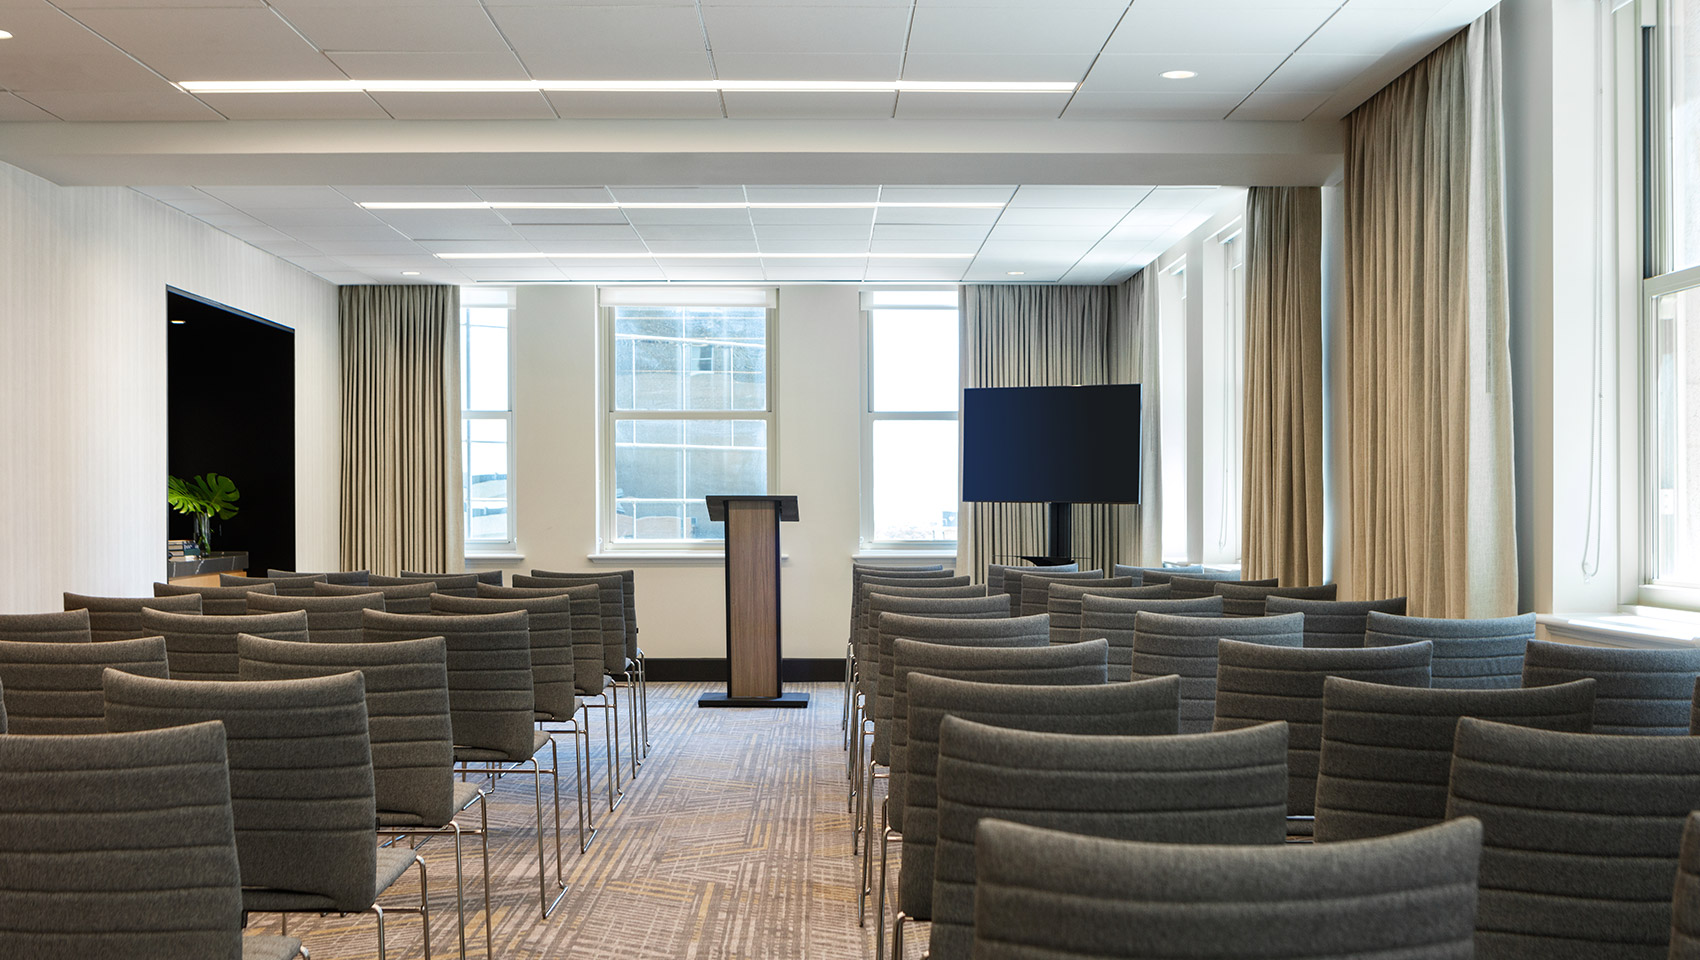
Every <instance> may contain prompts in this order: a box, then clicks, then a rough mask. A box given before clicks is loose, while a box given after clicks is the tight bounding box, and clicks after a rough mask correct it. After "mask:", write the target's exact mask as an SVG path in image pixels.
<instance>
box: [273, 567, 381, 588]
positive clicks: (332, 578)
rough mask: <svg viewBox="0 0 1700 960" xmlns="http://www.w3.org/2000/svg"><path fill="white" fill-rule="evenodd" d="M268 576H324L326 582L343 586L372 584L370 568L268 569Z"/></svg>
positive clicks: (367, 585) (366, 585)
mask: <svg viewBox="0 0 1700 960" xmlns="http://www.w3.org/2000/svg"><path fill="white" fill-rule="evenodd" d="M266 576H267V577H324V578H325V582H326V583H337V584H341V585H343V586H353V587H369V586H371V585H372V571H370V570H327V571H324V572H321V573H307V572H304V571H299V570H267V571H266Z"/></svg>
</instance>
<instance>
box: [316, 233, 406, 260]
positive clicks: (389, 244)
mask: <svg viewBox="0 0 1700 960" xmlns="http://www.w3.org/2000/svg"><path fill="white" fill-rule="evenodd" d="M391 238H392V239H389V240H309V241H308V242H309V243H312V244H313V246H315V247H318V248H319V252H320V253H322V254H324V255H325V256H327V257H341V256H356V255H357V256H367V257H377V256H386V257H394V256H413V257H419V256H425V253H424V251H422V250H420V249H419V247H418V246H417V245H415V244H413V243H410V242H408V241H406V240H402V239H400V238H397V237H395V235H394V234H391Z"/></svg>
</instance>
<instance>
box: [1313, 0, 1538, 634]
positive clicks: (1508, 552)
mask: <svg viewBox="0 0 1700 960" xmlns="http://www.w3.org/2000/svg"><path fill="white" fill-rule="evenodd" d="M1500 64H1501V55H1500V30H1499V12H1498V10H1497V9H1494V10H1490V11H1488V12H1487V13H1486V14H1484V15H1483V16H1482V17H1481V18H1480V19H1478V20H1477V21H1475V22H1474V23H1473V24H1471V25H1470V26H1469V27H1468V28H1467V29H1466V30H1465V31H1464V32H1462V33H1461V34H1459V35H1458V36H1456V37H1454V38H1453V39H1451V40H1449V41H1447V43H1446V44H1444V45H1443V46H1442V47H1441V48H1440V49H1438V50H1436V51H1435V52H1434V53H1433V54H1430V55H1429V56H1428V57H1427V58H1426V59H1424V60H1423V61H1422V62H1421V63H1419V64H1417V65H1416V66H1415V67H1413V68H1411V69H1410V70H1409V71H1407V72H1406V73H1405V74H1404V75H1402V76H1400V77H1399V78H1398V79H1396V80H1394V81H1393V82H1392V83H1391V84H1389V85H1388V86H1387V87H1386V89H1384V90H1382V91H1381V92H1380V93H1378V94H1376V95H1375V96H1374V97H1372V98H1371V99H1370V100H1369V101H1368V102H1366V103H1365V104H1364V105H1363V106H1361V107H1359V108H1358V109H1357V110H1356V111H1355V112H1353V113H1352V114H1351V115H1350V116H1349V117H1348V118H1347V139H1346V178H1345V189H1344V203H1345V216H1346V235H1345V260H1346V271H1345V272H1346V282H1347V290H1346V301H1347V303H1346V316H1345V323H1344V324H1343V331H1342V334H1343V337H1342V348H1343V349H1344V350H1345V351H1346V356H1347V358H1348V361H1349V362H1348V368H1349V374H1348V378H1347V383H1348V389H1347V393H1346V408H1345V410H1344V411H1342V413H1343V415H1344V417H1345V418H1346V424H1347V440H1346V446H1347V449H1346V463H1347V475H1348V480H1347V486H1348V490H1347V498H1346V500H1347V502H1346V504H1345V512H1346V524H1347V551H1348V556H1347V558H1346V561H1347V562H1346V577H1345V579H1346V580H1347V581H1348V582H1349V584H1350V585H1351V587H1352V591H1353V592H1354V593H1355V594H1357V595H1360V596H1364V597H1384V596H1395V595H1404V596H1408V597H1409V598H1410V612H1411V613H1412V614H1415V615H1420V616H1430V617H1487V616H1503V615H1506V614H1509V613H1512V612H1514V611H1515V610H1516V606H1517V554H1516V529H1515V502H1514V497H1515V492H1514V488H1513V477H1512V456H1513V453H1512V430H1511V374H1510V369H1511V368H1510V363H1511V360H1510V340H1509V332H1510V319H1509V306H1508V300H1507V290H1506V282H1507V281H1506V249H1505V244H1506V237H1505V200H1504V197H1505V191H1504V177H1505V172H1504V160H1503V154H1502V144H1503V119H1502V101H1503V97H1502V91H1501V66H1500Z"/></svg>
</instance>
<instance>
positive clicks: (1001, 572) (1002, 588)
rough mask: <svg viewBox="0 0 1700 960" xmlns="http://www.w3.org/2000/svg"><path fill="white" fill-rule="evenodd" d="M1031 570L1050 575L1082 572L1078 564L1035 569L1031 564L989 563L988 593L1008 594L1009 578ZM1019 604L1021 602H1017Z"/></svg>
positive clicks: (1062, 564) (987, 576) (987, 569)
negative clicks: (1045, 572)
mask: <svg viewBox="0 0 1700 960" xmlns="http://www.w3.org/2000/svg"><path fill="white" fill-rule="evenodd" d="M1029 570H1045V571H1047V572H1050V573H1076V572H1078V571H1079V570H1080V564H1078V563H1060V564H1057V565H1056V566H1053V567H1035V566H1033V565H1032V564H1030V563H1017V564H1007V563H989V564H987V565H986V592H987V593H1008V592H1009V584H1008V582H1007V581H1008V578H1009V575H1010V573H1011V572H1012V571H1014V572H1015V573H1016V575H1017V576H1019V575H1020V574H1022V573H1025V572H1027V571H1029ZM1017 602H1019V601H1017Z"/></svg>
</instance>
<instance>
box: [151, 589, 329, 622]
mask: <svg viewBox="0 0 1700 960" xmlns="http://www.w3.org/2000/svg"><path fill="white" fill-rule="evenodd" d="M318 586H320V587H322V586H323V585H322V584H321V585H318ZM190 593H193V594H198V595H200V598H201V613H202V614H204V615H206V616H209V617H242V616H247V614H248V594H250V593H270V594H273V595H276V593H277V584H275V583H269V582H268V583H261V584H255V585H252V586H246V587H197V586H189V585H185V584H178V583H156V584H154V585H153V595H154V596H156V597H181V596H184V595H185V594H190Z"/></svg>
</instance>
